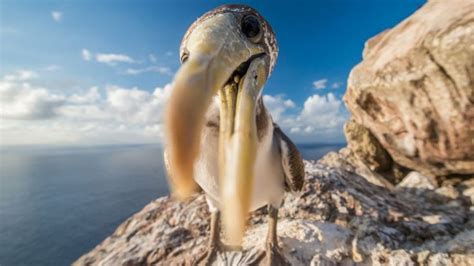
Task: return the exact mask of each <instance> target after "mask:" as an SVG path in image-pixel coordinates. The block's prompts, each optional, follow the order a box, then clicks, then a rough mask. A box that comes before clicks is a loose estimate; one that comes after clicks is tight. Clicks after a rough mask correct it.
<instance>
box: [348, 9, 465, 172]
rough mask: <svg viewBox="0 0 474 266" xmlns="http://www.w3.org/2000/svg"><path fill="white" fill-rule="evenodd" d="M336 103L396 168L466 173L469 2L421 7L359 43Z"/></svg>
mask: <svg viewBox="0 0 474 266" xmlns="http://www.w3.org/2000/svg"><path fill="white" fill-rule="evenodd" d="M363 57H364V58H363V61H362V62H361V63H360V64H359V65H357V66H356V67H355V68H354V69H353V70H352V71H351V74H350V77H349V80H348V88H347V92H346V94H345V96H344V101H345V102H346V104H347V106H348V108H349V110H350V112H351V114H352V116H353V118H354V119H355V121H356V122H357V123H359V124H361V125H362V126H364V127H365V128H368V129H369V130H370V132H371V133H372V134H373V135H374V136H375V137H376V138H377V139H378V141H379V142H380V143H381V144H382V146H383V147H384V148H385V149H386V150H387V151H388V153H389V154H390V155H391V157H392V159H393V160H394V161H396V162H397V163H398V164H400V165H402V166H404V167H407V168H409V169H413V170H416V171H418V172H421V173H423V174H424V175H427V176H433V177H434V176H445V175H450V174H473V173H474V141H473V139H474V1H473V0H450V1H429V2H428V3H426V4H425V5H424V6H423V7H422V8H420V9H419V10H418V11H417V12H415V13H414V14H413V15H412V16H410V17H409V18H407V19H405V20H404V21H403V22H401V23H400V24H398V25H397V26H396V27H394V28H393V29H390V30H386V31H384V32H382V33H381V34H379V35H377V36H375V37H373V38H372V39H370V40H369V41H368V42H367V43H366V47H365V50H364V53H363Z"/></svg>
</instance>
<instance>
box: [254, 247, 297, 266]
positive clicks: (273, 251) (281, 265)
mask: <svg viewBox="0 0 474 266" xmlns="http://www.w3.org/2000/svg"><path fill="white" fill-rule="evenodd" d="M254 265H266V266H286V265H291V264H290V262H289V261H288V260H287V259H286V258H285V256H284V255H283V253H282V251H281V250H280V248H279V247H278V245H275V244H273V243H267V245H266V247H265V250H264V251H263V250H262V251H261V253H260V255H259V256H258V258H257V260H256V261H255V264H254Z"/></svg>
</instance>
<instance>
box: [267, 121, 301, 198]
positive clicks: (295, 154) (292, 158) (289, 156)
mask: <svg viewBox="0 0 474 266" xmlns="http://www.w3.org/2000/svg"><path fill="white" fill-rule="evenodd" d="M273 135H274V137H275V140H276V141H277V145H278V147H279V148H280V152H281V164H282V166H283V171H284V172H285V189H286V190H287V191H292V192H296V191H301V189H302V188H303V183H304V176H305V171H304V163H303V159H302V158H301V154H300V152H299V151H298V148H296V145H295V144H294V143H293V142H292V141H291V140H290V138H288V136H286V135H285V133H283V131H281V129H280V127H279V126H278V125H277V124H274V130H273Z"/></svg>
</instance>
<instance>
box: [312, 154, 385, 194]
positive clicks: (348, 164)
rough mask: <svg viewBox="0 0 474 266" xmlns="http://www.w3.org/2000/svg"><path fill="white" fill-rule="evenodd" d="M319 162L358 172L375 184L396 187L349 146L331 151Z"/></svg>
mask: <svg viewBox="0 0 474 266" xmlns="http://www.w3.org/2000/svg"><path fill="white" fill-rule="evenodd" d="M319 162H320V163H322V164H324V165H327V166H330V167H334V168H340V169H344V170H346V171H349V172H354V173H357V174H358V175H360V176H362V177H364V178H365V179H366V180H367V181H369V182H370V183H372V184H374V185H377V186H381V187H385V188H387V189H390V190H392V189H394V186H393V185H392V183H391V182H390V181H388V180H387V179H386V178H385V177H384V176H382V175H381V174H379V173H377V172H375V171H372V170H370V169H369V167H368V166H367V165H366V164H365V163H364V162H363V161H362V160H360V159H359V158H356V156H355V155H354V152H352V150H351V149H349V148H342V149H341V150H340V151H339V152H329V153H328V154H326V155H325V156H324V157H323V158H321V160H320V161H319Z"/></svg>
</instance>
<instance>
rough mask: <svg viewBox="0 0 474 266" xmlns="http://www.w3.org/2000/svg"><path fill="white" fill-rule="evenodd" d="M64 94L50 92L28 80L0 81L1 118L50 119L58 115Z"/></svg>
mask: <svg viewBox="0 0 474 266" xmlns="http://www.w3.org/2000/svg"><path fill="white" fill-rule="evenodd" d="M64 100H65V99H64V97H63V96H62V95H57V94H52V93H49V92H48V90H46V89H45V88H41V87H34V86H31V85H30V84H29V83H26V82H16V81H11V80H10V81H9V80H7V79H5V78H4V80H2V81H1V82H0V105H1V106H2V107H1V112H0V117H1V118H8V119H25V120H34V119H48V118H52V117H55V116H56V115H57V108H58V107H60V106H61V105H62V104H63V103H64Z"/></svg>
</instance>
